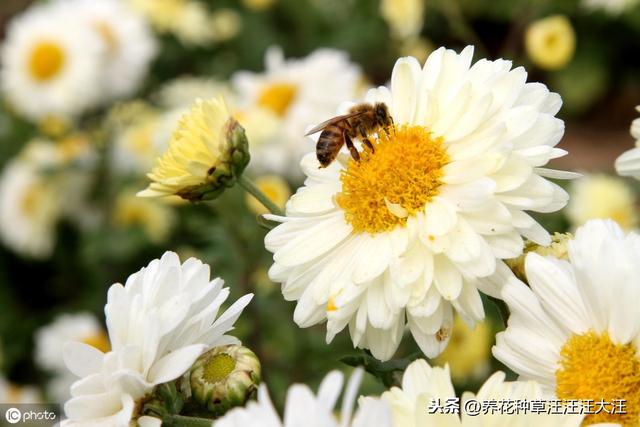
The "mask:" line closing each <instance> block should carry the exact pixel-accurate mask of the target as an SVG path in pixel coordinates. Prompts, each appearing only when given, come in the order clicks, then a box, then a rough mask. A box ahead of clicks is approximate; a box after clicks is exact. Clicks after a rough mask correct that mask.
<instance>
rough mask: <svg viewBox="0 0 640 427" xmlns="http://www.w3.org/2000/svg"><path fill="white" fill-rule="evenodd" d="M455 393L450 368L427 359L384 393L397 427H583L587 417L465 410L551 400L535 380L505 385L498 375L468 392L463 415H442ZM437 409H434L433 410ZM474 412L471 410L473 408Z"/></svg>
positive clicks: (409, 369) (462, 403) (415, 364)
mask: <svg viewBox="0 0 640 427" xmlns="http://www.w3.org/2000/svg"><path fill="white" fill-rule="evenodd" d="M455 398H456V395H455V391H454V389H453V385H452V384H451V378H450V376H449V367H448V366H445V367H444V368H439V367H433V368H432V367H431V366H429V364H428V363H427V362H426V361H425V360H416V361H415V362H413V363H411V364H410V365H409V366H408V367H407V370H406V371H405V373H404V375H403V377H402V388H400V387H393V388H392V389H391V390H389V391H387V392H385V393H383V395H382V400H385V401H387V402H389V404H390V405H391V408H392V410H393V419H394V425H395V426H396V427H430V426H437V427H464V426H466V427H477V426H487V427H489V426H491V427H495V426H509V427H529V426H544V427H554V426H557V427H570V426H575V427H578V426H580V424H581V422H582V419H583V418H584V415H573V414H570V415H559V414H553V413H551V414H547V413H539V414H538V413H531V412H528V413H527V412H525V411H523V412H521V413H518V414H507V413H499V411H498V410H496V412H495V413H491V412H490V411H487V413H484V412H479V413H478V414H471V413H469V412H466V411H465V402H467V401H471V400H475V401H477V402H480V403H482V402H486V401H495V402H496V406H497V404H498V402H499V401H507V400H511V401H517V400H527V401H531V400H539V399H545V398H548V396H547V395H545V394H544V391H543V389H542V388H541V387H540V385H539V384H537V383H536V382H535V381H527V382H522V381H514V382H505V374H504V373H503V372H496V373H495V374H493V375H492V376H491V377H489V379H488V380H487V381H485V383H484V384H483V385H482V387H480V390H478V393H477V394H475V395H474V394H473V393H471V392H465V393H464V394H463V395H462V399H460V402H459V403H460V406H459V408H460V415H458V414H455V413H441V411H440V410H438V409H437V406H438V402H440V406H442V405H443V404H444V402H445V401H446V400H447V399H455ZM432 405H435V406H434V409H430V407H432ZM469 409H471V408H469Z"/></svg>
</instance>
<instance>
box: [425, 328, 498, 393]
mask: <svg viewBox="0 0 640 427" xmlns="http://www.w3.org/2000/svg"><path fill="white" fill-rule="evenodd" d="M489 323H490V322H481V323H477V324H476V326H475V328H474V329H471V328H470V327H469V326H468V325H467V324H466V323H464V321H463V320H462V318H461V317H460V316H456V318H455V320H454V322H453V329H452V331H451V340H450V341H449V345H448V346H447V348H445V350H444V351H443V352H442V354H440V356H438V358H437V359H436V360H435V362H436V363H437V364H439V365H444V364H446V363H448V364H449V369H450V371H451V378H452V379H453V381H454V382H464V381H467V380H470V379H476V378H479V377H481V376H483V375H484V374H486V373H487V371H488V369H489V359H490V357H491V345H492V344H493V335H492V333H491V325H490V324H489Z"/></svg>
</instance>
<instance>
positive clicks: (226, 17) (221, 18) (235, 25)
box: [209, 9, 242, 42]
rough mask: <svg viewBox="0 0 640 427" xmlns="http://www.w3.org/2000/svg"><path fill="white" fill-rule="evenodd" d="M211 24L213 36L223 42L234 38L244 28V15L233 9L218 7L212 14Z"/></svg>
mask: <svg viewBox="0 0 640 427" xmlns="http://www.w3.org/2000/svg"><path fill="white" fill-rule="evenodd" d="M209 25H210V26H211V30H212V31H213V38H214V39H215V40H216V41H218V42H222V41H225V40H229V39H232V38H234V37H235V36H237V35H238V33H240V30H241V29H242V17H241V16H240V14H239V13H238V12H236V11H235V10H233V9H218V10H217V11H216V12H215V13H213V14H211V17H210V18H209Z"/></svg>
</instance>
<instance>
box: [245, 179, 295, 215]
mask: <svg viewBox="0 0 640 427" xmlns="http://www.w3.org/2000/svg"><path fill="white" fill-rule="evenodd" d="M238 184H240V187H242V188H244V190H245V191H246V192H247V193H249V194H251V195H252V196H253V197H255V198H256V199H258V201H259V202H260V203H262V205H263V206H264V207H265V208H267V209H269V212H271V213H272V214H274V215H279V216H284V212H283V211H282V209H280V207H279V206H278V205H276V204H275V203H273V201H271V199H270V198H269V197H268V196H267V195H266V194H264V193H263V192H262V191H261V190H260V189H259V188H258V187H257V186H256V185H255V184H254V183H253V182H252V181H251V180H250V179H249V178H247V177H246V176H245V175H241V176H240V178H239V179H238Z"/></svg>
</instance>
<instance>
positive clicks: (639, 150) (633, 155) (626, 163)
mask: <svg viewBox="0 0 640 427" xmlns="http://www.w3.org/2000/svg"><path fill="white" fill-rule="evenodd" d="M636 110H637V111H638V112H640V105H639V106H637V107H636ZM631 136H633V138H634V139H635V140H636V146H635V148H632V149H631V150H628V151H625V152H624V153H622V155H620V157H618V158H617V159H616V170H617V171H618V174H619V175H621V176H632V177H634V178H637V179H640V118H637V119H635V120H634V121H633V122H631Z"/></svg>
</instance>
